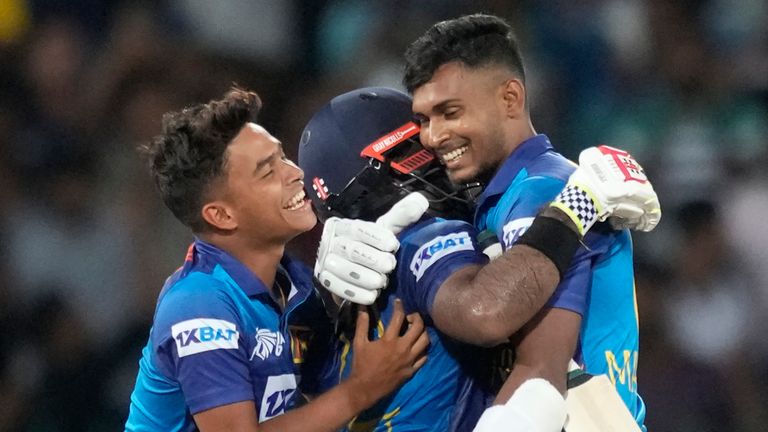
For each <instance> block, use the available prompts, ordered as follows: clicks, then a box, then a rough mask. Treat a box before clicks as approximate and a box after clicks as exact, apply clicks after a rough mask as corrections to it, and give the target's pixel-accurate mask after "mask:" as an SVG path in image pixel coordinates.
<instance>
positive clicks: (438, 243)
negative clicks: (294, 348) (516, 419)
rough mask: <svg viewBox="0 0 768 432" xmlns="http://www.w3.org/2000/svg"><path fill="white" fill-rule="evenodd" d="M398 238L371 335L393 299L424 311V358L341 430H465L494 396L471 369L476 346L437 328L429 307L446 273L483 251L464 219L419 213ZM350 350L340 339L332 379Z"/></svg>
mask: <svg viewBox="0 0 768 432" xmlns="http://www.w3.org/2000/svg"><path fill="white" fill-rule="evenodd" d="M399 237H400V249H399V250H398V252H397V262H398V265H397V268H396V269H395V272H394V275H393V277H392V278H391V279H390V281H391V282H390V286H389V288H388V289H387V291H386V292H385V294H384V295H385V296H387V298H386V300H385V301H386V305H385V306H384V307H383V308H382V310H381V318H380V321H379V325H378V328H377V329H376V331H375V332H374V334H375V336H377V337H378V336H380V335H381V333H382V332H383V330H384V327H385V326H386V325H387V324H388V323H389V321H390V319H391V316H392V305H393V302H394V299H395V298H400V299H401V300H402V302H403V307H404V309H405V310H406V312H407V313H411V312H419V313H420V314H421V315H422V317H423V318H424V323H425V326H426V329H427V333H428V334H429V338H430V346H429V348H428V351H427V356H428V360H427V362H426V364H425V365H424V366H422V368H421V369H419V370H418V371H417V372H416V373H415V374H414V375H413V377H412V378H411V379H410V380H408V381H407V382H406V383H405V384H403V385H402V386H401V387H400V388H399V389H398V390H397V391H396V392H395V393H393V394H392V395H390V396H389V397H387V398H384V399H383V400H381V401H379V402H378V403H377V404H376V405H374V406H373V407H372V408H370V409H368V410H366V411H364V412H363V413H361V414H360V415H358V416H357V418H355V419H354V420H353V421H352V422H350V424H349V425H348V428H347V429H346V430H348V431H351V432H356V431H382V432H383V431H394V432H397V431H440V432H445V431H467V430H471V429H472V428H473V427H474V425H475V423H477V420H478V419H479V417H480V415H481V414H482V411H483V410H484V409H485V407H486V406H487V404H488V403H489V401H490V400H492V399H493V397H494V396H495V393H493V392H491V391H487V390H486V389H485V388H483V387H482V386H481V385H480V380H477V379H475V378H476V377H475V376H474V375H473V374H474V373H475V371H476V370H480V369H483V368H482V366H483V365H484V364H485V363H483V362H482V361H479V360H478V358H479V357H480V358H482V354H477V355H474V354H473V353H480V352H482V351H483V350H482V349H481V348H477V347H472V346H469V345H465V344H460V343H458V342H456V341H454V340H452V339H451V338H449V337H447V336H446V335H444V334H442V333H440V331H439V330H437V329H436V328H435V327H434V324H433V323H432V320H431V318H430V309H431V307H432V302H433V300H434V297H435V294H436V293H437V291H438V289H439V288H440V285H442V283H443V282H444V281H445V279H446V278H447V277H448V276H450V275H451V274H453V273H454V272H456V271H458V270H459V269H461V268H463V267H465V266H467V265H472V264H484V263H487V262H488V258H487V257H486V256H485V255H483V254H482V253H481V252H479V251H478V250H477V249H478V248H477V244H476V241H475V238H476V231H475V229H474V227H473V226H472V225H471V224H468V223H466V222H460V221H447V220H443V219H436V218H425V219H423V220H422V221H420V222H419V223H418V224H416V225H413V226H411V227H409V228H406V230H405V231H403V232H402V233H401V234H400V236H399ZM353 355H354V353H353V352H352V351H351V349H350V343H349V341H346V343H345V344H344V345H343V347H342V349H341V350H340V353H339V358H338V363H337V367H338V368H339V371H338V372H339V379H341V378H343V377H346V376H347V375H348V374H349V372H350V370H351V363H352V357H353ZM482 372H485V370H483V371H482ZM482 372H478V373H482Z"/></svg>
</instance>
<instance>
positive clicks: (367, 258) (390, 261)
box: [329, 237, 397, 273]
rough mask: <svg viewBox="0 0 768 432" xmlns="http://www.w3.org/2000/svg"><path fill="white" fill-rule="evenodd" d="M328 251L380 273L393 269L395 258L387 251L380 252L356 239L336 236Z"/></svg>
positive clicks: (395, 263)
mask: <svg viewBox="0 0 768 432" xmlns="http://www.w3.org/2000/svg"><path fill="white" fill-rule="evenodd" d="M331 248H332V249H331V250H330V251H329V252H330V253H331V254H335V255H338V256H341V257H343V258H346V259H347V260H349V261H351V262H353V263H357V264H360V265H362V266H364V267H368V268H369V269H372V270H375V271H377V272H380V273H389V272H391V271H392V270H394V269H395V266H396V265H397V259H396V258H395V256H394V255H392V254H391V253H389V252H382V251H380V250H378V249H376V248H374V247H371V246H368V245H367V244H365V243H362V242H360V241H357V240H353V239H351V238H347V237H337V238H336V240H335V241H334V242H333V245H332V246H331Z"/></svg>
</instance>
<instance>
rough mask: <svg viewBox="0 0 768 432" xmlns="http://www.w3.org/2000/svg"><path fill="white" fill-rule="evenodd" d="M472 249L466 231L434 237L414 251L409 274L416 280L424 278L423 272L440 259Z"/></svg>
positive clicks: (473, 247) (472, 246)
mask: <svg viewBox="0 0 768 432" xmlns="http://www.w3.org/2000/svg"><path fill="white" fill-rule="evenodd" d="M474 249H475V246H474V245H473V244H472V240H471V239H470V238H469V233H467V232H466V231H462V232H459V233H452V234H448V235H445V236H440V237H435V238H434V239H433V240H432V241H430V242H429V243H426V244H425V245H424V246H422V247H421V248H419V250H418V251H416V255H414V257H413V260H412V261H411V266H410V269H411V272H413V274H414V276H416V280H419V279H421V277H422V276H424V272H425V271H427V269H428V268H429V267H430V266H431V265H432V264H434V263H436V262H437V261H438V260H440V258H442V257H444V256H446V255H448V254H451V253H454V252H458V251H462V250H474Z"/></svg>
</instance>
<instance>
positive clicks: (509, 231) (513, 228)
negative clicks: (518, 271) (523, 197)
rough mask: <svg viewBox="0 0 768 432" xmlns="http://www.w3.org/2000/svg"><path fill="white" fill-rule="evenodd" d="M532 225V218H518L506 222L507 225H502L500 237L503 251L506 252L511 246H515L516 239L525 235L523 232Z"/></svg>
mask: <svg viewBox="0 0 768 432" xmlns="http://www.w3.org/2000/svg"><path fill="white" fill-rule="evenodd" d="M532 223H533V218H532V217H526V218H520V219H515V220H513V221H509V222H507V224H506V225H504V228H503V235H502V240H503V243H504V249H505V250H506V249H509V248H510V247H512V245H513V244H515V242H516V241H517V239H519V238H520V236H521V235H523V233H525V231H526V230H527V229H528V227H529V226H531V224H532Z"/></svg>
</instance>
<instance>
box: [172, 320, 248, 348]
mask: <svg viewBox="0 0 768 432" xmlns="http://www.w3.org/2000/svg"><path fill="white" fill-rule="evenodd" d="M171 334H172V335H173V339H174V340H175V342H176V348H177V350H178V352H179V357H184V356H188V355H191V354H197V353H201V352H205V351H211V350H216V349H237V346H238V345H237V341H238V336H239V333H238V331H237V327H235V324H234V323H231V322H229V321H225V320H220V319H213V318H196V319H191V320H186V321H182V322H180V323H177V324H174V325H173V326H171Z"/></svg>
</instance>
